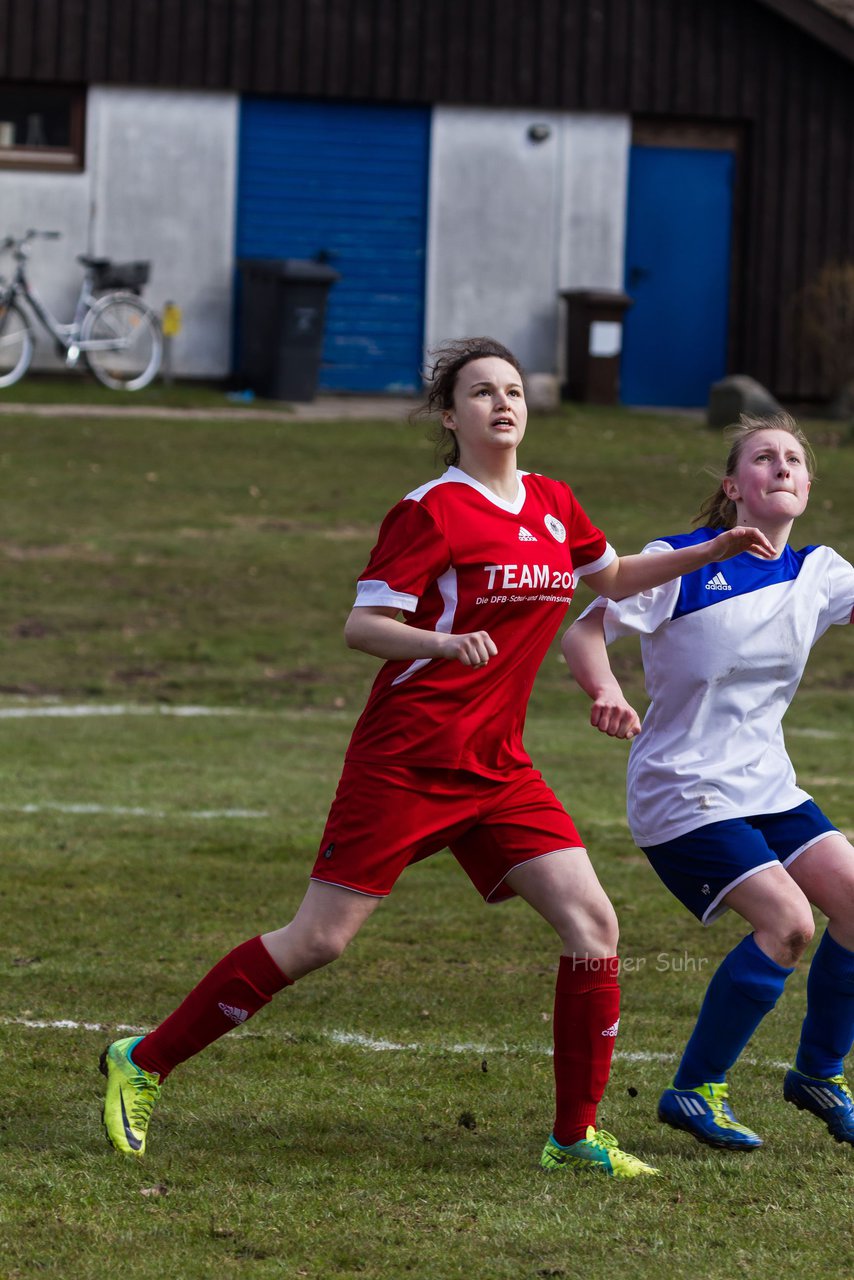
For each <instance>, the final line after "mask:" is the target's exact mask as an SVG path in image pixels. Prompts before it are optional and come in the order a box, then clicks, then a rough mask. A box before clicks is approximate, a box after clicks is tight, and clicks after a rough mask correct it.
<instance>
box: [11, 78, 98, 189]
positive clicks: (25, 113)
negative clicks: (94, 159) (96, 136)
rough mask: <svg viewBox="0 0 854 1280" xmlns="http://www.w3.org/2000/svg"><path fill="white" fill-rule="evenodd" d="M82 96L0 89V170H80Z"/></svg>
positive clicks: (72, 91) (75, 91)
mask: <svg viewBox="0 0 854 1280" xmlns="http://www.w3.org/2000/svg"><path fill="white" fill-rule="evenodd" d="M85 103H86V91H85V89H84V88H82V87H80V86H68V87H56V86H54V85H37V84H15V85H10V84H5V85H0V168H2V169H65V170H67V171H75V170H80V169H82V168H83V137H84V129H83V125H84V117H85Z"/></svg>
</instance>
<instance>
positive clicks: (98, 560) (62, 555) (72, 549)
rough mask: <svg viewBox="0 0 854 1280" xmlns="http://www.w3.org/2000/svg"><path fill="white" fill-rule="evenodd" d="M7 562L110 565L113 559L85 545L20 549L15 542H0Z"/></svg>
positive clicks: (108, 553)
mask: <svg viewBox="0 0 854 1280" xmlns="http://www.w3.org/2000/svg"><path fill="white" fill-rule="evenodd" d="M0 552H2V553H3V555H4V556H5V557H6V559H7V560H85V561H86V562H87V563H89V564H112V562H113V560H114V559H115V557H114V556H113V555H111V554H110V552H108V551H98V550H97V549H96V548H95V547H91V546H88V545H86V544H85V543H83V544H81V543H62V544H60V545H58V546H53V547H22V546H20V545H19V544H18V543H16V542H0Z"/></svg>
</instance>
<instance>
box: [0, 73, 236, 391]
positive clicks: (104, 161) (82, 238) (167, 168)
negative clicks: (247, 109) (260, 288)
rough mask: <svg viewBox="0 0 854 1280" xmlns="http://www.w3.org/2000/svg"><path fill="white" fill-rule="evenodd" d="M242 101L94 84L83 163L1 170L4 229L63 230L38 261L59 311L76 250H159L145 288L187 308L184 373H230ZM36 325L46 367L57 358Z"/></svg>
mask: <svg viewBox="0 0 854 1280" xmlns="http://www.w3.org/2000/svg"><path fill="white" fill-rule="evenodd" d="M238 108H239V102H238V98H237V96H236V95H234V94H222V93H187V92H172V91H161V90H150V89H123V88H119V89H115V88H106V87H93V88H91V89H90V91H89V95H88V101H87V129H86V167H85V171H84V172H83V173H80V174H53V173H44V174H39V173H32V174H30V173H21V172H17V171H9V170H6V171H3V170H0V211H2V219H0V235H3V234H6V233H7V232H12V233H14V234H18V233H20V232H21V231H23V230H25V229H26V228H27V227H31V226H35V227H39V228H48V229H50V230H59V231H61V232H62V233H63V239H62V240H60V241H58V242H43V241H39V242H37V243H36V245H35V246H34V248H33V255H32V258H31V268H30V278H31V280H32V282H33V284H34V285H35V286H36V287H37V288H38V290H39V292H40V293H41V295H42V296H43V298H44V299H45V301H46V302H47V303H48V304H49V306H50V307H51V309H52V310H53V311H54V312H55V313H56V314H57V317H58V318H59V319H61V320H67V319H70V318H71V313H72V311H73V308H74V301H75V299H76V296H77V292H78V289H79V287H80V280H81V275H82V269H81V268H80V266H79V265H78V264H77V262H76V261H75V257H76V255H77V254H78V253H81V252H88V253H93V254H96V255H103V256H105V257H113V258H116V259H126V258H149V259H151V262H152V276H151V282H150V284H149V285H148V286H147V287H146V289H145V291H144V297H145V298H146V299H147V301H148V302H150V303H151V304H152V306H154V307H155V308H156V309H157V310H158V311H159V310H160V309H161V308H162V305H163V303H164V302H165V301H167V300H170V301H173V302H176V303H177V304H178V305H179V306H180V307H181V309H182V312H183V329H182V332H181V333H180V334H179V336H178V337H177V338H176V339H175V340H174V347H173V354H174V361H173V365H174V369H175V372H176V373H178V374H180V375H184V376H189V377H222V376H225V375H226V374H227V373H228V372H229V369H230V363H231V350H230V342H231V321H232V315H231V307H232V271H233V261H234V218H235V191H236V169H237V124H238ZM8 261H9V260H8V259H6V260H5V262H6V263H8ZM37 333H38V335H39V346H38V350H37V357H36V367H41V368H56V367H59V365H58V362H57V361H56V358H55V356H54V355H53V351H52V347H51V344H50V341H49V340H48V339H47V338H46V337H45V335H44V334H43V331H42V330H41V328H40V327H37Z"/></svg>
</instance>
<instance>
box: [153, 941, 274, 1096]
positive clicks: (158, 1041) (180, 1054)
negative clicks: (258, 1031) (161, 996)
mask: <svg viewBox="0 0 854 1280" xmlns="http://www.w3.org/2000/svg"><path fill="white" fill-rule="evenodd" d="M291 985H292V984H291V979H290V978H288V977H286V975H285V974H284V973H282V971H281V969H280V968H279V966H278V965H277V964H276V962H275V961H274V960H273V957H272V956H271V955H270V953H269V951H268V950H267V948H266V947H265V946H264V944H263V942H262V941H261V939H260V937H258V938H250V939H249V941H248V942H242V943H241V944H240V946H239V947H235V948H234V950H233V951H229V953H228V955H227V956H223V958H222V960H220V962H219V964H215V965H214V967H213V968H212V969H211V971H210V973H208V974H206V976H205V977H204V978H202V980H201V982H200V983H199V985H198V986H197V987H194V988H193V990H192V991H191V992H190V994H189V995H188V996H187V998H186V999H185V1000H184V1001H183V1003H181V1004H179V1006H178V1008H177V1009H176V1010H175V1012H174V1013H170V1015H169V1017H168V1018H167V1019H166V1021H165V1022H161V1024H160V1026H159V1027H156V1028H155V1030H154V1031H151V1032H149V1034H148V1035H147V1036H144V1037H143V1038H142V1040H140V1041H139V1043H138V1044H136V1045H134V1048H133V1060H134V1062H135V1063H136V1065H137V1066H138V1067H142V1069H143V1071H156V1072H157V1073H158V1074H159V1076H160V1079H161V1080H164V1079H165V1078H166V1076H168V1074H169V1072H170V1071H171V1070H172V1068H173V1067H177V1066H178V1064H179V1063H180V1062H185V1061H186V1059H187V1058H192V1056H193V1054H194V1053H198V1052H199V1051H200V1050H201V1049H205V1048H207V1046H208V1045H209V1044H211V1043H212V1042H213V1041H214V1040H218V1039H219V1037H220V1036H223V1035H225V1033H226V1031H233V1030H234V1028H235V1027H239V1026H242V1025H243V1023H244V1022H245V1021H246V1020H247V1018H251V1017H252V1015H253V1013H257V1012H258V1010H259V1009H263V1007H264V1005H265V1004H269V1002H270V1001H271V1000H272V998H273V996H274V995H275V994H276V992H277V991H281V990H282V988H283V987H289V986H291Z"/></svg>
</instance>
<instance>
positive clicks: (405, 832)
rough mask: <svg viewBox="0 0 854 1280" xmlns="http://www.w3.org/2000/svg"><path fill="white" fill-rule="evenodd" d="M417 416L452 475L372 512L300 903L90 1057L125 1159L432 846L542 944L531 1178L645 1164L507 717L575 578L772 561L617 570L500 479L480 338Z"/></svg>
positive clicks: (588, 951) (495, 361) (504, 460)
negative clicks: (619, 1123)
mask: <svg viewBox="0 0 854 1280" xmlns="http://www.w3.org/2000/svg"><path fill="white" fill-rule="evenodd" d="M428 403H429V407H430V408H432V409H433V410H438V411H439V412H440V413H441V420H442V426H443V431H444V435H445V438H446V442H447V444H448V450H447V453H446V461H447V462H448V463H449V464H450V465H449V467H448V470H447V471H446V472H445V473H444V475H442V476H441V477H440V478H439V479H438V480H435V481H431V482H429V483H428V484H426V485H422V486H421V487H420V488H419V489H416V490H413V492H412V493H410V494H408V495H407V496H406V497H405V498H404V499H403V500H402V501H401V502H399V503H398V504H397V505H396V506H395V507H394V508H393V509H392V511H391V512H389V514H388V516H387V517H386V519H385V520H384V521H383V525H382V528H381V530H380V535H379V540H378V542H377V545H376V547H375V548H374V550H373V552H372V554H371V558H370V562H369V564H368V567H367V569H366V570H365V572H364V573H363V574H362V575H361V578H360V580H359V585H358V594H357V597H356V603H355V606H354V608H353V611H352V613H351V614H350V617H349V618H348V620H347V625H346V629H345V634H346V638H347V642H348V644H349V645H350V646H351V647H353V648H356V649H362V650H364V651H365V652H366V653H369V654H373V655H374V656H376V657H379V658H382V659H384V665H383V667H382V668H381V670H380V672H379V675H378V676H377V678H376V681H375V683H374V687H373V690H372V692H371V695H370V697H369V700H368V704H367V706H366V708H365V711H364V713H363V715H362V717H361V719H360V720H359V723H358V725H357V726H356V729H355V731H354V733H353V737H352V740H351V743H350V748H349V750H348V752H347V758H346V761H345V766H344V772H343V774H342V777H341V781H340V784H339V787H338V791H337V794H336V797H335V802H334V804H333V806H332V810H331V812H330V815H329V819H328V821H327V825H326V829H325V831H324V834H323V838H322V840H321V842H320V850H319V852H318V855H317V860H316V862H315V865H314V869H313V872H312V878H311V881H310V883H309V886H308V890H307V892H306V895H305V898H304V899H303V902H302V904H301V905H300V907H299V909H298V911H297V913H296V915H295V916H294V918H293V920H291V921H290V923H289V924H287V925H285V926H284V927H283V928H279V929H274V930H272V931H270V932H268V933H265V934H263V935H262V936H258V937H255V938H252V939H250V940H249V941H248V942H244V943H242V944H241V945H240V946H238V947H236V948H235V949H234V950H233V951H231V952H229V954H228V955H227V956H225V957H224V958H223V959H222V960H220V961H219V963H218V964H216V965H215V966H214V968H213V969H212V970H211V971H210V972H209V973H208V974H207V975H206V976H205V977H204V978H203V979H202V981H201V982H200V983H199V985H198V986H197V987H195V988H194V989H193V991H191V992H190V994H189V995H188V996H187V997H186V999H185V1000H184V1001H183V1003H182V1004H181V1005H180V1006H179V1008H178V1009H176V1010H175V1012H174V1013H172V1014H171V1015H170V1016H169V1017H168V1018H167V1019H166V1020H165V1022H163V1023H161V1024H160V1026H158V1027H157V1028H156V1029H155V1030H154V1031H153V1032H151V1033H150V1034H149V1035H147V1036H144V1037H139V1038H136V1039H133V1038H131V1039H127V1040H120V1041H117V1042H115V1043H114V1044H111V1045H109V1046H108V1047H107V1049H106V1050H105V1051H104V1054H103V1055H102V1060H101V1067H102V1070H103V1072H104V1074H105V1075H106V1076H107V1096H106V1101H105V1106H104V1117H103V1118H104V1124H105V1126H106V1129H107V1135H108V1137H109V1139H110V1141H111V1142H112V1144H113V1145H114V1146H115V1147H116V1148H117V1149H118V1150H119V1151H122V1152H125V1153H127V1154H131V1155H141V1154H142V1153H143V1151H144V1149H145V1139H146V1132H147V1129H148V1122H149V1118H150V1115H151V1110H152V1107H153V1106H154V1103H155V1102H156V1101H157V1098H158V1096H159V1093H160V1087H161V1082H162V1081H163V1079H164V1078H165V1077H166V1076H167V1075H168V1074H169V1072H170V1071H171V1070H172V1069H173V1067H175V1066H177V1065H178V1064H179V1063H181V1062H183V1061H185V1059H187V1058H189V1057H190V1056H191V1055H192V1054H195V1053H198V1052H199V1051H200V1050H201V1049H203V1048H205V1046H206V1045H208V1044H210V1043H211V1042H212V1041H213V1040H215V1039H217V1038H218V1037H219V1036H221V1035H223V1034H224V1033H225V1032H226V1031H229V1030H231V1028H232V1027H234V1026H241V1025H242V1024H243V1023H244V1022H245V1021H246V1019H247V1018H249V1017H251V1016H252V1014H254V1013H256V1012H257V1011H258V1010H259V1009H260V1008H261V1007H262V1006H263V1005H264V1004H266V1003H267V1002H268V1001H269V1000H270V999H271V998H272V997H273V996H274V995H275V994H276V993H277V992H279V991H281V990H282V989H283V988H285V987H287V986H289V985H291V984H292V983H293V982H295V981H296V980H297V979H300V978H303V977H305V976H306V975H307V974H309V973H311V972H312V971H313V970H315V969H318V968H320V967H321V966H322V965H325V964H329V963H330V962H331V961H333V960H335V959H337V957H338V956H339V955H340V954H341V952H342V951H343V950H344V948H345V947H346V945H347V944H348V943H349V942H350V940H351V939H352V938H353V937H354V936H355V934H356V933H357V931H358V930H359V928H360V927H361V926H362V924H364V922H365V921H366V920H367V918H368V916H370V915H371V913H372V912H373V911H374V910H375V908H376V907H377V905H378V903H379V902H380V901H381V900H382V899H383V898H384V897H385V896H386V895H387V894H388V893H389V891H390V890H391V888H392V886H393V884H394V882H395V880H396V879H397V877H398V876H399V875H400V873H401V872H402V871H403V870H404V869H405V868H406V867H407V866H408V865H409V864H410V863H411V862H414V861H417V860H418V859H420V858H424V857H428V856H429V855H430V854H432V853H435V852H437V851H438V850H439V849H442V848H444V847H445V846H448V847H449V848H450V849H451V851H452V852H453V854H454V855H455V857H456V858H457V860H458V861H459V863H460V864H461V866H462V867H463V869H464V870H465V871H466V873H467V874H468V876H469V877H470V879H471V880H472V881H473V882H474V884H475V886H476V887H477V888H478V889H479V890H480V892H481V893H482V894H483V896H484V898H486V900H487V901H500V900H501V899H503V898H507V897H511V896H513V895H515V894H518V895H519V896H520V897H522V898H524V899H525V900H526V901H527V902H528V903H530V905H531V906H532V907H533V908H534V910H535V911H537V912H539V914H540V915H541V916H542V917H543V918H544V919H545V920H546V921H547V922H548V923H549V924H550V925H551V926H552V927H553V928H554V929H555V931H556V933H557V934H558V937H559V939H560V943H561V961H560V966H559V972H558V979H557V990H556V995H555V1016H554V1037H555V1056H554V1062H555V1080H556V1095H557V1103H556V1120H555V1128H554V1133H553V1135H552V1136H551V1137H550V1138H549V1141H548V1142H547V1144H546V1147H545V1150H544V1152H543V1156H542V1164H543V1166H544V1167H545V1168H547V1169H555V1168H560V1167H569V1168H579V1169H584V1170H591V1171H594V1172H598V1173H602V1174H606V1175H609V1176H614V1177H622V1178H626V1177H634V1176H636V1175H638V1174H649V1173H654V1172H655V1170H654V1169H651V1168H650V1166H648V1165H646V1164H644V1163H643V1162H642V1161H640V1160H638V1159H637V1158H636V1157H635V1156H631V1155H628V1154H627V1153H626V1152H623V1151H621V1150H620V1149H619V1147H618V1146H617V1143H616V1140H615V1139H614V1138H613V1137H611V1135H609V1134H606V1133H604V1132H603V1131H602V1130H598V1129H597V1128H596V1107H597V1104H598V1102H599V1100H600V1099H601V1097H602V1093H603V1091H604V1088H605V1084H606V1082H607V1079H608V1073H609V1069H610V1062H611V1055H612V1052H613V1046H614V1038H615V1036H616V1033H617V1023H618V1020H619V987H618V984H617V965H618V961H617V957H616V945H617V922H616V918H615V916H614V911H613V908H612V906H611V904H610V902H609V901H608V898H607V897H606V896H605V894H604V892H603V890H602V888H601V886H600V884H599V881H598V880H597V878H596V875H595V873H594V871H593V868H592V866H591V864H590V861H589V859H588V857H587V853H586V851H585V849H584V847H583V844H582V841H581V838H580V836H579V835H578V832H577V831H576V829H575V826H574V825H573V823H572V820H571V819H570V817H569V816H568V814H567V813H566V812H565V810H564V809H563V808H562V806H561V805H560V804H559V802H558V800H557V799H556V797H555V796H554V794H553V793H552V792H551V791H550V790H549V788H548V787H547V786H546V784H545V782H544V781H543V779H542V777H541V776H540V774H539V773H537V771H536V770H535V769H534V768H533V766H532V764H531V761H530V759H529V758H528V756H527V754H526V753H525V750H524V747H523V745H522V727H523V723H524V717H525V708H526V706H527V701H528V696H529V694H530V689H531V685H532V683H533V679H534V675H535V673H536V669H537V667H538V666H539V664H540V662H541V660H542V658H543V656H544V654H545V652H546V650H547V649H548V646H549V644H550V642H551V640H552V639H553V637H554V636H555V634H556V633H557V629H558V627H559V625H560V622H561V619H562V618H563V615H564V614H565V611H566V608H567V605H568V603H569V601H570V599H571V598H572V591H573V587H574V582H575V578H576V577H581V576H585V575H586V576H587V577H588V579H589V581H590V582H591V584H592V585H593V587H594V589H595V590H597V591H599V592H602V593H603V594H605V595H607V596H609V597H610V596H615V597H616V596H625V595H631V594H632V593H634V592H636V591H639V590H643V589H645V588H647V587H651V586H655V585H656V584H658V583H661V582H665V581H666V580H667V579H669V578H672V577H673V576H674V574H679V573H685V572H689V571H690V570H693V569H695V568H697V567H699V566H700V565H704V564H706V563H708V562H709V561H711V560H721V559H725V558H727V557H728V556H731V555H735V554H738V553H739V552H741V551H743V550H745V549H751V550H753V551H755V552H756V553H757V554H760V555H761V554H768V553H770V551H771V547H770V544H769V543H768V542H767V540H766V539H765V537H764V536H763V535H762V534H760V533H758V532H757V531H756V530H752V529H734V530H731V531H727V532H725V533H723V534H721V535H720V537H718V538H717V539H715V540H714V542H713V543H710V544H708V545H706V544H704V545H701V546H696V547H687V548H684V549H677V550H672V551H668V552H667V553H665V554H664V555H662V556H659V557H657V558H656V559H652V558H651V557H647V556H629V557H626V558H623V559H618V558H617V556H616V554H615V552H614V551H613V549H612V548H611V547H610V546H609V545H608V543H607V541H606V539H605V536H604V534H603V533H602V532H601V530H599V529H597V528H596V527H595V526H594V525H593V524H592V523H591V522H590V520H589V519H588V518H587V516H586V515H585V513H584V511H583V510H582V508H581V507H580V505H579V504H578V502H577V501H576V499H575V497H574V495H573V493H572V491H571V489H570V488H569V486H568V485H566V484H565V483H563V482H562V481H554V480H547V479H546V478H545V477H543V476H536V475H528V474H526V473H524V472H521V471H519V470H518V469H517V465H516V450H517V447H518V446H519V445H520V444H521V442H522V438H523V436H524V434H525V426H526V420H527V410H526V406H525V395H524V389H523V385H522V376H521V373H520V371H519V365H518V363H517V361H516V360H515V358H514V357H513V356H512V355H511V353H510V352H509V351H507V350H506V349H505V348H504V347H502V346H500V345H499V344H498V343H496V342H494V341H492V340H491V339H472V340H467V341H464V342H461V343H457V344H452V345H450V346H449V347H447V348H445V349H443V350H442V351H441V352H440V353H439V354H438V358H437V361H436V364H435V367H434V370H433V379H432V383H431V386H430V394H429V402H428ZM401 613H402V614H403V615H404V618H403V619H402V618H401V617H400V614H401Z"/></svg>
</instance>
